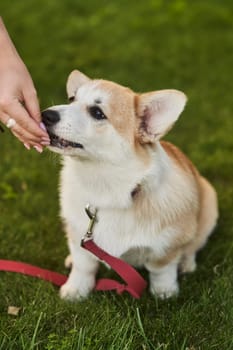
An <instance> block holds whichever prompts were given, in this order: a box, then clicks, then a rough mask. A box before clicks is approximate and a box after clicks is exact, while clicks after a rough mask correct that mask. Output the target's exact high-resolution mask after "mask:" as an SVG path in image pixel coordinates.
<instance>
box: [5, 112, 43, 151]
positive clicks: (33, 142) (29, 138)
mask: <svg viewBox="0 0 233 350" xmlns="http://www.w3.org/2000/svg"><path fill="white" fill-rule="evenodd" d="M0 120H1V121H2V122H3V123H4V124H5V125H6V127H7V128H9V129H10V130H11V132H12V133H13V134H14V135H15V136H16V137H17V138H18V139H19V140H20V141H21V142H23V143H24V145H25V144H27V145H28V147H27V148H29V147H30V146H33V147H34V146H38V145H40V146H47V145H49V143H50V141H49V139H48V138H47V137H38V136H35V134H32V133H30V132H29V131H28V130H27V129H24V128H22V127H21V126H20V125H19V124H18V123H17V122H16V120H15V119H13V118H11V117H10V116H9V115H8V114H6V113H3V112H1V113H0Z"/></svg>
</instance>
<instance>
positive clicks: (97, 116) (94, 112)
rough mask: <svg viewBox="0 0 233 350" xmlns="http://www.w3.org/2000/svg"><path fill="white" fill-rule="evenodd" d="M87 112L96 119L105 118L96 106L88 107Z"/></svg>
mask: <svg viewBox="0 0 233 350" xmlns="http://www.w3.org/2000/svg"><path fill="white" fill-rule="evenodd" d="M89 113H90V115H91V116H92V117H93V118H95V119H97V120H103V119H107V117H106V115H105V114H104V112H103V111H102V110H101V109H100V108H99V107H97V106H92V107H89Z"/></svg>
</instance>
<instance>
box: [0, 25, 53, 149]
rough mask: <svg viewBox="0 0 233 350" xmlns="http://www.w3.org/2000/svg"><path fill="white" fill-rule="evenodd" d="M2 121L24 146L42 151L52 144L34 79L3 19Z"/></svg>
mask: <svg viewBox="0 0 233 350" xmlns="http://www.w3.org/2000/svg"><path fill="white" fill-rule="evenodd" d="M0 48H1V49H0V77H1V79H0V121H1V122H3V123H4V124H5V125H6V126H8V127H9V128H10V130H11V131H12V133H13V134H14V135H15V136H16V137H17V138H18V139H19V140H20V141H21V142H23V143H24V145H25V147H26V148H27V149H30V147H31V146H32V147H34V148H35V149H36V150H37V151H38V152H42V150H43V146H46V145H48V144H49V143H50V141H49V135H48V134H47V132H46V129H45V127H44V125H43V124H42V123H41V115H40V108H39V102H38V99H37V94H36V90H35V87H34V84H33V81H32V79H31V76H30V74H29V72H28V70H27V68H26V66H25V65H24V63H23V61H22V60H21V58H20V57H19V55H18V53H17V51H16V49H15V48H14V46H13V44H12V42H11V41H10V38H9V36H8V34H7V32H6V30H5V27H4V26H3V23H2V22H1V18H0Z"/></svg>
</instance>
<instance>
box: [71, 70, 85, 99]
mask: <svg viewBox="0 0 233 350" xmlns="http://www.w3.org/2000/svg"><path fill="white" fill-rule="evenodd" d="M89 80H90V78H88V77H87V76H86V75H85V74H83V73H81V72H79V71H78V70H73V71H72V72H71V73H70V75H69V76H68V79H67V83H66V91H67V95H68V98H69V99H72V98H73V97H74V96H75V94H76V92H77V90H78V89H79V88H80V86H82V85H83V84H85V83H87V82H88V81H89Z"/></svg>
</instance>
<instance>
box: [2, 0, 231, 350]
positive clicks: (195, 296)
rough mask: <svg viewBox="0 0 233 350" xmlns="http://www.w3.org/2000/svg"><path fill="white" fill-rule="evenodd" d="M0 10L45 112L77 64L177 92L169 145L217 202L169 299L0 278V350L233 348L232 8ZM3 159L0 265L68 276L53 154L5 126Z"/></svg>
mask: <svg viewBox="0 0 233 350" xmlns="http://www.w3.org/2000/svg"><path fill="white" fill-rule="evenodd" d="M0 14H1V15H2V17H3V19H4V21H5V23H6V26H7V28H8V30H9V32H10V34H11V36H12V38H13V40H14V42H15V44H16V46H17V48H18V50H19V52H20V54H21V56H22V58H23V59H24V61H25V63H26V65H27V66H28V68H29V70H30V72H31V74H32V77H33V79H34V82H35V85H36V87H37V90H38V95H39V97H40V102H41V108H45V107H46V106H48V105H51V104H55V103H63V102H64V101H66V95H65V81H66V77H67V75H68V74H69V72H70V71H71V70H72V69H74V68H78V69H80V70H81V71H84V72H85V73H86V74H87V75H89V76H91V77H102V78H105V79H109V80H114V81H116V82H119V83H121V84H124V85H127V86H130V87H131V88H133V89H134V90H136V91H149V90H156V89H162V88H176V89H180V90H183V91H184V92H185V93H186V94H187V95H188V97H189V102H188V105H187V108H186V110H185V112H184V113H183V114H182V117H181V118H180V120H179V122H178V123H177V125H176V126H175V128H174V129H173V131H172V132H171V133H170V134H169V135H168V136H167V137H166V138H167V139H168V140H170V141H172V142H174V143H176V144H177V145H178V146H180V147H181V148H182V149H183V150H184V151H185V152H186V153H187V154H188V155H189V157H190V158H191V159H192V160H193V162H194V163H195V164H196V165H197V166H198V168H199V169H200V171H201V172H202V173H203V174H204V175H205V176H206V177H207V178H208V179H209V180H210V181H211V182H212V183H213V184H214V186H215V187H216V189H217V191H218V195H219V205H220V220H219V224H218V228H217V230H216V232H215V234H214V235H213V236H212V237H211V239H210V241H209V243H208V245H207V246H206V247H205V248H204V249H203V250H202V251H201V252H200V254H199V256H198V269H197V271H196V272H195V273H194V274H192V275H189V276H185V277H184V278H182V279H181V281H180V289H181V290H180V294H179V296H178V297H177V298H173V299H171V300H167V301H160V300H156V299H154V298H153V297H152V296H151V295H150V294H149V292H146V293H145V294H144V295H143V297H142V299H140V300H138V301H136V300H133V299H131V298H130V297H129V296H128V295H126V294H124V295H122V296H118V295H116V294H114V293H100V292H96V293H93V294H92V295H91V296H90V298H89V299H88V300H86V301H84V302H82V303H74V304H71V303H67V302H64V301H62V300H60V299H59V296H58V290H57V288H55V287H53V286H52V285H51V284H49V283H47V282H44V281H41V280H37V279H34V278H31V277H26V276H22V275H17V274H12V273H4V272H1V273H0V350H10V349H11V350H21V349H25V350H32V349H47V350H59V349H62V350H70V349H80V350H117V349H119V350H126V349H130V350H131V349H132V350H139V349H141V350H149V349H157V350H199V349H204V350H208V349H216V350H231V349H233V252H232V250H233V220H232V212H233V210H232V208H233V202H232V198H233V185H232V170H233V157H232V151H233V136H232V135H233V119H232V118H233V99H232V84H231V83H232V63H233V3H232V1H230V0H221V1H219V0H205V1H203V0H195V1H188V0H170V1H168V0H167V1H165V0H164V1H163V0H144V1H141V2H140V1H138V2H137V1H134V0H128V1H123V0H117V1H113V0H100V1H94V0H86V1H77V0H76V1H75V0H64V1H56V0H41V1H36V0H21V1H12V2H9V1H1V2H0ZM0 79H1V77H0ZM0 156H1V158H0V259H1V258H2V259H14V260H19V261H25V262H28V263H31V264H35V265H39V266H41V267H44V268H48V269H53V270H56V271H59V272H62V273H66V270H65V268H64V266H63V261H64V258H65V256H66V254H67V246H66V240H65V237H64V232H63V228H62V224H61V221H60V218H59V214H58V213H59V206H58V193H57V183H58V173H59V168H60V164H59V158H58V157H57V156H55V155H54V154H51V153H49V152H48V151H45V152H43V154H42V155H39V154H38V153H36V151H33V150H32V151H30V152H29V151H27V150H26V149H25V148H24V147H23V146H22V145H21V144H20V143H19V142H18V141H17V140H16V139H15V138H14V137H13V136H12V135H11V134H10V133H9V132H8V131H6V132H5V133H4V134H1V135H0ZM109 234H110V233H109ZM103 273H104V270H103ZM11 305H13V306H17V307H20V308H21V309H20V313H19V315H18V316H12V315H8V314H7V309H8V306H11Z"/></svg>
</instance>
